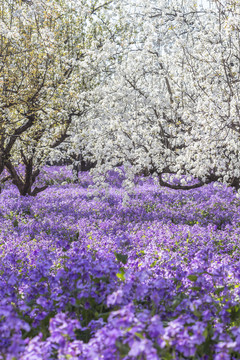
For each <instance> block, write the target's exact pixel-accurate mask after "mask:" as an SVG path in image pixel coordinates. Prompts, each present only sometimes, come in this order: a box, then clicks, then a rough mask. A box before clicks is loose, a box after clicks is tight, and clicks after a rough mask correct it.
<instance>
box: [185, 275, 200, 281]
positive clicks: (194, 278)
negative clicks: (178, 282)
mask: <svg viewBox="0 0 240 360" xmlns="http://www.w3.org/2000/svg"><path fill="white" fill-rule="evenodd" d="M187 278H188V279H189V280H190V281H196V280H197V278H198V276H197V275H188V277H187Z"/></svg>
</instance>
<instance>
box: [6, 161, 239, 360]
mask: <svg viewBox="0 0 240 360" xmlns="http://www.w3.org/2000/svg"><path fill="white" fill-rule="evenodd" d="M40 181H41V182H45V183H49V184H50V186H49V188H48V189H47V190H45V191H44V192H42V193H40V194H38V196H37V197H35V198H32V197H21V196H19V194H18V193H17V191H16V189H15V188H14V187H13V186H11V185H10V184H6V186H5V189H4V190H3V191H2V194H1V195H0V359H2V360H3V359H4V360H14V359H17V360H18V359H20V360H40V359H41V360H50V359H71V360H75V359H76V360H77V359H83V360H84V359H86V360H87V359H89V360H98V359H99V360H100V359H106V360H114V359H125V360H130V359H139V360H143V359H147V360H157V359H164V360H171V359H204V360H211V359H213V360H220V359H221V360H223V359H224V360H228V359H240V301H239V296H240V199H238V198H237V197H236V194H235V193H234V191H233V189H232V188H230V187H226V186H223V185H220V184H216V183H215V184H214V183H212V184H210V185H206V186H204V187H202V188H199V189H195V190H191V191H187V192H186V191H185V192H184V191H176V190H170V189H167V188H160V187H159V186H157V185H155V184H154V182H153V180H152V179H149V178H143V179H139V180H138V181H136V185H135V189H134V192H133V194H132V195H131V197H130V200H129V202H128V204H127V205H126V204H123V202H122V198H123V196H124V189H123V188H122V184H121V181H122V179H121V178H120V177H119V176H118V175H117V174H110V175H109V180H108V181H109V184H110V191H109V193H108V194H106V193H104V191H103V190H102V191H100V196H99V197H98V198H96V197H95V195H94V193H95V190H93V189H92V188H91V187H89V185H91V184H92V180H91V178H90V175H89V174H88V173H82V174H80V180H79V184H72V183H71V172H70V171H69V170H68V169H67V168H63V167H62V168H60V167H50V168H49V169H45V173H44V174H43V175H42V176H41V179H40Z"/></svg>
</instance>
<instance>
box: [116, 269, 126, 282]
mask: <svg viewBox="0 0 240 360" xmlns="http://www.w3.org/2000/svg"><path fill="white" fill-rule="evenodd" d="M116 275H117V277H118V278H119V279H120V280H122V281H125V270H124V269H123V268H120V271H119V272H118V273H117V274H116Z"/></svg>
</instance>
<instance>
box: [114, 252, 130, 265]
mask: <svg viewBox="0 0 240 360" xmlns="http://www.w3.org/2000/svg"><path fill="white" fill-rule="evenodd" d="M114 254H115V256H116V258H117V260H118V261H120V262H121V263H123V264H124V265H125V264H126V263H127V261H128V256H127V255H124V254H119V253H117V252H114Z"/></svg>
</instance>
